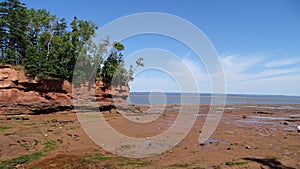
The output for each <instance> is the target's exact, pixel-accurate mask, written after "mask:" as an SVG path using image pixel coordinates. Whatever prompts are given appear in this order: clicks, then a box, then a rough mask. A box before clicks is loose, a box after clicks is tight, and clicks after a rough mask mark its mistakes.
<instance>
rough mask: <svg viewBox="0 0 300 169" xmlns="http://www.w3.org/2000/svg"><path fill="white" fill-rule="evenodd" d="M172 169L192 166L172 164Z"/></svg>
mask: <svg viewBox="0 0 300 169" xmlns="http://www.w3.org/2000/svg"><path fill="white" fill-rule="evenodd" d="M169 166H170V167H180V168H186V167H188V166H190V164H172V165H169Z"/></svg>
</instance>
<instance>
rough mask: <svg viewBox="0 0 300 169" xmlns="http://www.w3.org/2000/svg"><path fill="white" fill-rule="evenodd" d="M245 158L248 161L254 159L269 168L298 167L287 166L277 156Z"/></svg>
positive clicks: (289, 168)
mask: <svg viewBox="0 0 300 169" xmlns="http://www.w3.org/2000/svg"><path fill="white" fill-rule="evenodd" d="M243 159H244V160H248V161H254V162H257V163H260V164H262V165H264V166H268V167H269V168H272V169H273V168H274V169H296V168H293V167H287V166H284V165H282V164H281V162H280V161H278V160H277V159H276V158H265V159H259V158H243Z"/></svg>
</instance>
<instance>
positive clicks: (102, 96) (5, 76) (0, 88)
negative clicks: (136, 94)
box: [0, 65, 129, 114]
mask: <svg viewBox="0 0 300 169" xmlns="http://www.w3.org/2000/svg"><path fill="white" fill-rule="evenodd" d="M72 87H74V86H73V85H72V84H71V83H70V82H68V81H65V80H46V81H37V80H35V79H32V78H29V77H27V76H26V74H25V72H24V71H23V70H16V69H14V68H13V67H12V66H10V65H2V66H0V114H24V113H25V114H41V113H52V112H57V111H65V110H72V109H73V102H72ZM81 88H83V89H84V90H86V91H89V90H91V89H95V95H92V94H90V93H89V92H86V91H84V92H83V93H85V94H88V95H89V97H91V98H94V99H95V100H96V101H97V102H98V105H99V107H101V105H109V104H113V103H112V99H111V98H112V97H113V98H122V99H126V98H127V97H128V96H129V88H128V87H127V86H117V87H111V86H109V85H106V84H104V83H103V82H101V81H97V82H96V83H95V84H93V85H92V86H89V85H88V84H85V85H82V86H81ZM91 93H93V92H91Z"/></svg>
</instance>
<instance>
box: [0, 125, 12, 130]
mask: <svg viewBox="0 0 300 169" xmlns="http://www.w3.org/2000/svg"><path fill="white" fill-rule="evenodd" d="M11 128H12V127H11V126H0V131H4V130H8V129H11Z"/></svg>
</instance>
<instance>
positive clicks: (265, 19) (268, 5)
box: [22, 0, 300, 95]
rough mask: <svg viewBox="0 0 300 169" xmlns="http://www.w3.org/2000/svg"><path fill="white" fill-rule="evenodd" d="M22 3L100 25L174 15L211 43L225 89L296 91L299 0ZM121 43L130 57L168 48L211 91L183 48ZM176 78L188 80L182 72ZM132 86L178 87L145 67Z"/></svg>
mask: <svg viewBox="0 0 300 169" xmlns="http://www.w3.org/2000/svg"><path fill="white" fill-rule="evenodd" d="M22 2H25V3H26V4H27V6H28V7H29V8H45V9H47V10H49V11H50V12H51V13H53V14H56V15H57V16H58V17H65V18H66V19H67V20H68V21H69V22H70V21H71V20H72V19H73V17H74V16H77V17H78V18H79V19H85V20H92V21H93V22H95V23H96V24H97V25H99V27H100V28H101V27H102V26H104V25H106V24H108V23H109V22H111V21H113V20H115V19H117V18H119V17H123V16H126V15H129V14H134V13H139V12H163V13H169V14H172V15H176V16H178V17H181V18H183V19H185V20H187V21H189V22H191V23H192V24H194V25H195V26H197V27H198V28H199V29H200V30H201V31H202V32H203V33H204V34H205V35H206V36H207V37H208V38H209V39H210V41H211V43H212V44H213V45H214V47H215V49H216V51H217V52H218V54H219V59H220V62H221V64H222V65H223V68H224V73H225V78H226V88H227V93H251V94H285V95H300V85H299V84H300V31H299V30H300V1H298V0H277V1H272V0H264V1H259V0H245V1H238V0H226V1H221V0H218V1H217V0H212V1H209V0H207V1H202V0H147V1H146V0H123V1H121V0H114V1H99V0H85V1H82V0H72V1H61V0H51V1H41V0H23V1H22ZM120 31H122V28H120ZM123 43H124V45H125V46H126V50H125V51H124V56H130V55H134V52H138V51H139V50H142V49H147V48H160V49H164V50H167V51H170V52H172V53H173V54H175V55H176V56H178V57H179V58H180V59H181V62H183V63H185V64H186V65H187V67H188V68H189V69H190V71H191V72H193V74H194V77H195V78H196V81H197V83H198V85H199V91H200V92H210V83H209V76H208V74H207V72H206V70H205V68H204V67H203V65H202V64H201V62H199V61H197V60H195V56H194V55H195V54H194V53H193V52H192V51H191V50H190V49H189V48H188V47H187V46H184V45H183V44H181V43H179V42H176V41H175V40H173V39H170V38H167V37H163V36H157V35H145V36H137V37H131V38H129V39H127V40H124V41H123ZM147 59H148V57H145V63H147ZM149 59H150V58H149ZM149 59H148V60H149ZM169 66H174V64H169ZM174 71H175V72H176V71H178V72H180V71H181V70H180V69H178V70H174ZM179 80H180V81H188V79H184V76H183V77H182V79H179ZM149 81H151V83H149ZM174 83H175V84H174ZM131 90H132V91H153V90H162V91H173V92H174V91H178V90H180V89H179V88H178V86H177V87H176V81H174V80H172V78H171V77H167V76H166V74H164V73H162V72H158V71H151V70H149V71H144V72H141V73H139V74H138V75H137V76H136V78H135V81H133V82H132V83H131Z"/></svg>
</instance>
